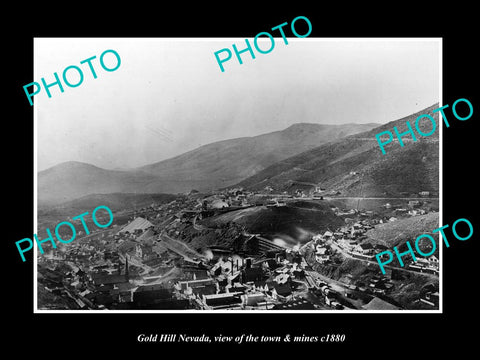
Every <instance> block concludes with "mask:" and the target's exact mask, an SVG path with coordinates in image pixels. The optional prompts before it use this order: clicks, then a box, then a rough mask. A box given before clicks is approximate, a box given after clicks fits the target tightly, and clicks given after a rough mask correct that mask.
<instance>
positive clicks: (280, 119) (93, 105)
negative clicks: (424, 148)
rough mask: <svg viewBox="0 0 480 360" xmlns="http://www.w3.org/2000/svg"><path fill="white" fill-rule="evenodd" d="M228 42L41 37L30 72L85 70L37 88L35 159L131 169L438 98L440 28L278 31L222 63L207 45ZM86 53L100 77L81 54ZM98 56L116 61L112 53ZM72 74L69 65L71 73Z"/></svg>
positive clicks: (405, 109)
mask: <svg viewBox="0 0 480 360" xmlns="http://www.w3.org/2000/svg"><path fill="white" fill-rule="evenodd" d="M249 40H250V43H253V40H252V39H249ZM232 44H236V45H237V48H238V49H243V48H244V47H245V46H246V45H245V39H244V38H230V39H229V38H217V39H212V38H204V39H194V38H191V39H180V38H36V39H35V40H34V79H32V82H33V81H36V82H38V83H40V82H41V78H45V81H46V83H47V84H48V83H51V82H53V81H54V75H53V73H54V72H57V74H58V76H59V77H60V78H61V77H62V73H63V70H64V69H65V68H66V67H68V66H70V65H75V66H78V67H80V68H81V69H82V71H83V75H84V80H83V82H82V83H81V84H80V85H79V86H78V87H74V88H73V87H68V86H66V85H65V84H64V83H63V80H61V81H62V84H63V86H64V92H63V93H61V92H60V90H59V89H58V86H53V87H51V88H50V91H51V94H52V97H51V98H48V96H47V94H46V92H45V89H43V88H42V90H41V91H40V93H39V94H38V95H35V97H34V103H35V106H34V107H35V112H36V117H35V128H36V135H37V138H36V145H37V151H36V156H37V170H38V171H42V170H44V169H47V168H49V167H52V166H54V165H57V164H59V163H62V162H65V161H80V162H86V163H89V164H92V165H95V166H98V167H102V168H106V169H126V168H134V167H138V166H143V165H146V164H150V163H154V162H158V161H161V160H165V159H168V158H171V157H174V156H176V155H180V154H182V153H184V152H187V151H190V150H193V149H195V148H197V147H199V146H202V145H205V144H209V143H212V142H215V141H220V140H226V139H232V138H238V137H243V136H256V135H260V134H264V133H269V132H272V131H279V130H283V129H285V128H287V127H289V126H290V125H292V124H294V123H300V122H304V123H318V124H344V123H370V122H375V123H386V122H389V121H392V120H397V119H399V118H402V117H404V116H407V115H410V114H412V113H414V112H417V111H420V110H422V109H424V108H426V107H428V106H430V105H433V104H435V103H437V102H440V100H441V99H440V92H441V90H440V85H441V82H440V72H441V54H440V51H441V42H440V41H439V39H388V38H380V39H334V38H328V39H322V38H302V39H300V38H299V39H297V38H288V45H285V44H284V42H283V39H282V38H281V37H280V38H275V46H274V48H273V50H272V51H271V52H270V53H268V54H260V53H259V52H257V51H256V50H255V48H254V53H255V56H256V58H255V59H252V58H251V56H250V55H249V53H248V52H246V53H244V54H242V60H243V64H239V62H238V61H237V59H236V58H235V54H233V56H232V58H231V59H230V60H229V61H227V62H225V63H224V64H223V66H224V67H225V72H221V70H220V67H219V66H218V64H217V61H216V59H215V56H214V52H215V51H218V50H221V49H223V48H229V49H230V50H231V51H232V52H233V50H232ZM259 44H260V45H259V46H260V47H261V48H262V49H268V47H269V45H270V40H268V38H267V39H265V40H264V41H263V40H262V41H260V42H259ZM252 46H253V45H252ZM109 49H113V50H115V51H116V52H117V53H118V54H119V56H120V58H121V64H120V66H119V68H118V69H117V70H115V71H112V72H107V71H105V70H103V69H102V67H101V66H100V63H99V58H100V55H101V54H102V53H103V52H104V51H105V50H109ZM223 55H224V54H222V55H221V56H223ZM92 56H96V59H94V60H92V65H93V66H94V69H95V71H96V74H97V78H96V79H94V78H93V76H92V74H91V72H90V70H89V68H88V64H83V65H82V64H80V62H81V61H82V60H85V59H88V58H90V57H92ZM104 59H105V64H106V66H107V67H113V66H115V64H116V61H115V58H114V56H113V55H112V54H111V53H108V54H106V55H105V58H104ZM76 76H77V75H76V74H75V70H69V72H68V79H69V80H70V81H71V82H72V83H75V82H77V80H78V78H76ZM26 101H27V102H28V100H27V99H26Z"/></svg>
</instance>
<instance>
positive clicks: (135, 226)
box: [117, 217, 154, 234]
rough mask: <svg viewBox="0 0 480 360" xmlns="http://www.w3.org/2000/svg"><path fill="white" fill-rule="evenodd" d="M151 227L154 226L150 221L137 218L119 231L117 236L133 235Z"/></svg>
mask: <svg viewBox="0 0 480 360" xmlns="http://www.w3.org/2000/svg"><path fill="white" fill-rule="evenodd" d="M153 227H154V225H153V224H152V223H151V222H150V221H148V220H146V219H144V218H141V217H137V218H135V220H133V221H132V222H130V223H129V224H127V225H126V226H124V227H123V228H122V229H120V231H119V232H118V233H117V234H134V233H135V232H138V231H140V232H143V231H145V230H147V229H149V228H153Z"/></svg>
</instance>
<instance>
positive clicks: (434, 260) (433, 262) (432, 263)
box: [428, 255, 439, 266]
mask: <svg viewBox="0 0 480 360" xmlns="http://www.w3.org/2000/svg"><path fill="white" fill-rule="evenodd" d="M428 262H429V263H430V266H438V264H439V260H438V258H437V257H436V256H435V255H432V256H430V257H428Z"/></svg>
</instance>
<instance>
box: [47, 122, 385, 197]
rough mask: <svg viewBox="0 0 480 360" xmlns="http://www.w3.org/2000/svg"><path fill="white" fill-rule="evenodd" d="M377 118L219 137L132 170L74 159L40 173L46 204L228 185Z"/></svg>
mask: <svg viewBox="0 0 480 360" xmlns="http://www.w3.org/2000/svg"><path fill="white" fill-rule="evenodd" d="M375 125H376V124H344V125H338V126H337V125H320V124H295V125H292V126H290V127H289V128H287V129H285V130H283V131H277V132H273V133H269V134H264V135H260V136H255V137H248V138H239V139H231V140H225V141H220V142H216V143H212V144H208V145H205V146H202V147H200V148H198V149H195V150H192V151H189V152H187V153H185V154H182V155H180V156H177V157H175V158H172V159H169V160H165V161H161V162H158V163H154V164H151V165H147V166H144V167H141V168H137V169H133V170H128V171H127V170H107V169H102V168H99V167H96V166H93V165H90V164H86V163H81V162H76V161H69V162H65V163H62V164H59V165H56V166H54V167H52V168H49V169H47V170H44V171H41V172H39V173H38V199H39V203H40V204H41V205H55V204H59V203H62V202H65V201H69V200H72V199H76V198H79V197H82V196H85V195H89V194H108V193H115V192H121V193H134V192H139V193H178V192H185V191H190V190H191V189H197V190H201V191H207V190H213V189H215V188H219V187H223V186H228V185H230V184H233V183H236V182H238V181H240V180H242V179H243V178H245V177H248V176H250V175H252V174H255V173H256V172H257V171H260V170H262V169H264V168H265V167H267V166H269V165H271V164H273V163H275V162H277V161H279V160H282V159H284V158H286V157H289V156H292V155H295V154H298V153H300V152H302V151H305V150H307V149H311V148H313V147H315V146H318V144H322V143H325V142H326V141H330V140H332V139H337V138H340V137H343V136H347V135H350V134H354V133H357V132H360V131H364V130H366V129H371V128H373V127H375Z"/></svg>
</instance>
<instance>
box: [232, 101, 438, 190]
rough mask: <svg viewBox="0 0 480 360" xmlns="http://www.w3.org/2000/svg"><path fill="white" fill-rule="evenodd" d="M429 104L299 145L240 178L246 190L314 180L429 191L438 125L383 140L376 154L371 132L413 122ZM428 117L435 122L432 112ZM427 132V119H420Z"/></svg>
mask: <svg viewBox="0 0 480 360" xmlns="http://www.w3.org/2000/svg"><path fill="white" fill-rule="evenodd" d="M436 108H437V106H436V105H433V106H431V107H429V108H427V109H424V110H422V111H420V112H418V113H415V114H412V115H410V116H408V117H406V118H402V119H399V120H395V121H391V122H389V123H387V124H384V125H382V126H379V127H377V128H375V129H373V130H369V131H366V132H363V133H359V134H355V135H351V136H348V137H345V138H342V139H339V140H336V141H334V142H331V143H327V144H324V145H321V146H319V147H316V148H314V149H312V150H308V151H305V152H303V153H301V154H298V155H296V156H293V157H290V158H288V159H285V160H283V161H280V162H277V163H276V164H274V165H272V166H269V167H268V168H266V169H264V170H262V171H260V172H258V173H257V174H256V175H254V176H252V177H249V178H247V179H245V180H243V181H241V182H240V183H238V184H237V185H238V186H242V187H245V188H248V189H251V190H261V189H263V188H264V187H265V186H267V185H268V186H271V187H273V188H274V190H276V191H289V192H294V191H295V190H296V189H298V188H302V186H299V184H298V183H307V184H312V185H311V186H309V188H313V184H316V185H319V186H321V187H323V188H325V189H326V190H327V192H332V193H336V192H337V191H339V192H340V194H341V195H344V196H366V197H369V196H371V197H375V196H377V197H378V196H392V197H396V196H402V195H407V194H410V195H413V194H418V192H419V191H430V192H431V193H432V194H438V187H439V170H438V164H439V146H438V131H437V132H435V134H433V135H431V136H430V137H426V138H423V137H419V138H418V140H417V141H416V142H412V141H410V142H407V141H405V142H406V145H405V146H404V147H400V145H399V144H398V142H396V143H392V144H390V145H387V146H386V155H382V153H381V151H380V148H379V146H378V143H377V141H376V139H375V134H377V133H379V132H381V131H384V130H391V131H393V127H394V126H397V127H398V129H399V131H404V129H406V126H405V121H406V120H408V121H410V123H411V124H412V126H414V123H415V119H416V117H417V116H419V115H421V114H425V113H429V114H431V115H432V110H434V109H436ZM433 117H434V118H435V119H436V121H437V122H438V113H436V114H434V115H433ZM420 124H421V126H420V128H421V129H422V130H423V131H424V132H428V131H429V130H430V128H429V127H428V123H427V122H425V123H420Z"/></svg>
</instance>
